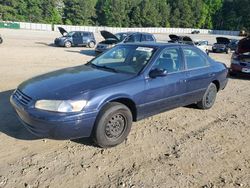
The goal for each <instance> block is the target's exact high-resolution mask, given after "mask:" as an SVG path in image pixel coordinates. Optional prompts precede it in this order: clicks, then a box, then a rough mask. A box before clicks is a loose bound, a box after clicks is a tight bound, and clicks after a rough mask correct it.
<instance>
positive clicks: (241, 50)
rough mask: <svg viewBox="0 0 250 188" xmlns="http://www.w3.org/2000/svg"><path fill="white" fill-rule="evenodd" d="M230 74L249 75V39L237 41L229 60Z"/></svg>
mask: <svg viewBox="0 0 250 188" xmlns="http://www.w3.org/2000/svg"><path fill="white" fill-rule="evenodd" d="M230 74H231V75H237V74H245V75H250V37H246V38H244V39H242V40H240V41H239V43H238V47H237V49H236V51H235V52H234V53H233V55H232V58H231V66H230Z"/></svg>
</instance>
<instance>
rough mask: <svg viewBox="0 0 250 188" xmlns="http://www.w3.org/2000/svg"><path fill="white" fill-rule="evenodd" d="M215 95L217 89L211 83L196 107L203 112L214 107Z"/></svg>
mask: <svg viewBox="0 0 250 188" xmlns="http://www.w3.org/2000/svg"><path fill="white" fill-rule="evenodd" d="M216 95H217V87H216V85H215V84H214V83H211V84H210V85H209V86H208V88H207V91H206V92H205V94H204V96H203V98H202V100H201V101H199V102H198V103H197V106H198V107H199V108H200V109H203V110H206V109H209V108H211V107H212V106H213V105H214V102H215V99H216Z"/></svg>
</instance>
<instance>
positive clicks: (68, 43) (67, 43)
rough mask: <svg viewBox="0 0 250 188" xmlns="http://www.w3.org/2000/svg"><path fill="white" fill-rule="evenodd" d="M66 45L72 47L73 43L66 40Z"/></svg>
mask: <svg viewBox="0 0 250 188" xmlns="http://www.w3.org/2000/svg"><path fill="white" fill-rule="evenodd" d="M64 46H65V47H66V48H70V47H71V46H72V44H71V42H70V41H66V42H65V43H64Z"/></svg>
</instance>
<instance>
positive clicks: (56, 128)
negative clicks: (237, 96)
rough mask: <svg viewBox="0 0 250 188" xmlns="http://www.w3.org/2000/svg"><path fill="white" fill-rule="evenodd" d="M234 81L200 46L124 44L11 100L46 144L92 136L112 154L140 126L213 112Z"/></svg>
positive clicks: (38, 80)
mask: <svg viewBox="0 0 250 188" xmlns="http://www.w3.org/2000/svg"><path fill="white" fill-rule="evenodd" d="M227 74H228V71H227V68H226V66H225V65H224V64H222V63H219V62H216V61H214V60H212V59H211V58H210V57H208V56H207V55H206V54H205V53H204V52H202V51H201V50H199V49H198V48H196V47H194V46H189V45H182V44H159V43H154V44H153V43H152V44H120V45H117V46H116V47H114V48H112V49H111V50H109V51H107V52H105V53H104V54H102V55H100V56H98V57H96V58H94V59H93V60H91V61H90V62H88V63H87V64H85V65H80V66H77V67H72V68H66V69H62V70H58V71H55V72H51V73H47V74H44V75H41V76H37V77H35V78H32V79H30V80H27V81H25V82H23V83H22V84H21V85H20V86H18V88H17V89H16V90H15V91H14V93H13V94H12V96H11V98H10V101H11V103H12V105H13V107H14V108H15V110H16V112H17V114H18V116H19V117H20V120H21V121H22V122H23V124H24V126H25V127H26V128H27V129H28V130H29V131H30V132H32V133H33V134H35V135H37V136H39V137H43V138H53V139H76V138H82V137H92V138H93V139H94V141H95V142H96V143H97V145H99V146H100V147H112V146H115V145H118V144H120V143H122V142H123V141H124V139H125V138H126V137H127V136H128V134H129V132H130V129H131V126H132V122H133V121H138V120H141V119H143V118H146V117H149V116H152V115H155V114H158V113H161V112H164V111H167V110H170V109H174V108H176V107H181V106H186V105H190V104H197V106H198V107H199V108H201V109H209V108H211V107H212V106H213V104H214V102H215V99H216V95H217V93H218V92H219V91H220V90H222V89H224V88H225V87H226V84H227V81H228V79H227Z"/></svg>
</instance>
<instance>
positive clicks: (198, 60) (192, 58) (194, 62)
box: [183, 48, 208, 69]
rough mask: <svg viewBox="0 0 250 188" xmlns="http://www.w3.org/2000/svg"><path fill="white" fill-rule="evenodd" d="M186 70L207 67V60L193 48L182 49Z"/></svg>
mask: <svg viewBox="0 0 250 188" xmlns="http://www.w3.org/2000/svg"><path fill="white" fill-rule="evenodd" d="M183 53H184V57H185V60H186V64H187V69H195V68H202V67H206V66H208V61H207V59H206V58H205V57H204V56H203V54H201V52H199V51H198V50H197V49H194V48H183Z"/></svg>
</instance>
